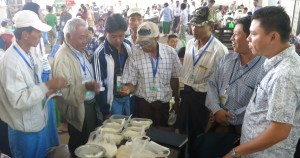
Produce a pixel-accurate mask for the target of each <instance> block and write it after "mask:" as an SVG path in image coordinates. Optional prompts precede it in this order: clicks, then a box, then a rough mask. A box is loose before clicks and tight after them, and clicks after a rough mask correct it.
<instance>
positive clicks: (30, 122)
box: [0, 10, 67, 158]
mask: <svg viewBox="0 0 300 158" xmlns="http://www.w3.org/2000/svg"><path fill="white" fill-rule="evenodd" d="M13 22H14V23H15V25H14V26H15V28H16V29H15V31H14V34H15V37H16V42H14V43H13V44H12V45H11V46H10V47H9V48H8V49H7V51H6V53H5V55H4V57H3V59H2V60H1V61H0V73H1V75H0V85H1V88H0V117H1V119H2V120H3V121H4V122H5V123H7V124H8V126H9V127H8V139H9V145H10V150H11V153H12V157H15V158H20V157H21V158H23V157H24V158H27V157H45V156H46V153H47V143H48V142H47V140H48V139H47V136H48V132H47V130H46V128H45V126H46V124H47V119H48V116H47V114H48V112H47V109H48V107H47V106H46V107H44V106H43V105H42V102H43V101H44V99H45V98H46V96H49V95H51V94H52V93H54V92H55V91H56V90H59V89H61V88H63V87H65V85H66V84H67V81H66V80H65V79H64V78H61V77H57V78H54V79H53V80H50V81H49V82H47V83H42V80H41V74H42V70H43V69H42V63H41V62H40V60H38V58H37V57H36V56H35V55H34V54H32V53H31V52H30V48H31V47H36V46H37V45H38V44H39V42H40V38H41V37H42V32H47V31H49V30H50V29H51V27H50V26H48V25H46V24H44V23H43V22H42V21H41V20H40V19H39V17H38V16H37V14H36V13H34V12H32V11H29V10H23V11H20V12H18V13H16V15H15V16H14V18H13Z"/></svg>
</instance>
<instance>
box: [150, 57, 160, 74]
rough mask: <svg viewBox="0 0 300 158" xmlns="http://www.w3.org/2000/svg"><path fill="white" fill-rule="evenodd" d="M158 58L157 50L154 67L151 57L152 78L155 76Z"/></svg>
mask: <svg viewBox="0 0 300 158" xmlns="http://www.w3.org/2000/svg"><path fill="white" fill-rule="evenodd" d="M158 59H159V53H158V52H157V54H156V64H155V65H156V66H155V67H154V60H153V58H152V57H151V65H152V70H153V79H154V78H155V76H156V73H157V69H158Z"/></svg>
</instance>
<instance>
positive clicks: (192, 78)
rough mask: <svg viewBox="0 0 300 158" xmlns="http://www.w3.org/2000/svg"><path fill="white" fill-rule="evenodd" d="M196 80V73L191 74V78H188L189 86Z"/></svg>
mask: <svg viewBox="0 0 300 158" xmlns="http://www.w3.org/2000/svg"><path fill="white" fill-rule="evenodd" d="M195 78H196V76H195V74H194V73H192V74H190V76H189V78H188V84H189V85H192V84H194V82H195Z"/></svg>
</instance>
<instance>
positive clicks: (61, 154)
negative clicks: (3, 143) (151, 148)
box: [47, 128, 185, 158]
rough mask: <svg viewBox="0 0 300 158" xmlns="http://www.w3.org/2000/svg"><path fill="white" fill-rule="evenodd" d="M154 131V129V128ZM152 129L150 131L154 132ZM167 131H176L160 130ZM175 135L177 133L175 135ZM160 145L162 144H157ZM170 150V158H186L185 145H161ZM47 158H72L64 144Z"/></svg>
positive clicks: (51, 151)
mask: <svg viewBox="0 0 300 158" xmlns="http://www.w3.org/2000/svg"><path fill="white" fill-rule="evenodd" d="M152 129H153V128H152ZM152 129H150V130H152ZM155 129H156V128H155ZM159 129H162V130H165V131H168V132H170V131H172V132H173V131H174V130H173V129H171V128H159ZM174 134H175V133H174ZM157 143H158V144H161V143H159V142H157ZM161 145H163V146H165V147H167V148H169V149H170V155H169V156H168V157H169V158H184V151H185V145H183V146H181V147H180V148H178V147H173V146H168V145H166V144H161ZM47 158H71V154H70V153H69V149H68V145H65V144H62V145H59V146H57V147H53V148H51V149H50V150H49V152H48V154H47Z"/></svg>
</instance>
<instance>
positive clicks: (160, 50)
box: [141, 42, 167, 61]
mask: <svg viewBox="0 0 300 158" xmlns="http://www.w3.org/2000/svg"><path fill="white" fill-rule="evenodd" d="M141 49H142V48H141ZM156 52H157V53H158V54H159V56H158V58H159V60H161V59H163V58H167V55H166V51H165V50H164V49H163V47H162V46H161V43H158V42H157V47H156ZM145 53H146V52H145ZM146 54H147V55H148V56H149V58H151V54H150V53H146ZM156 60H157V59H155V61H156Z"/></svg>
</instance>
